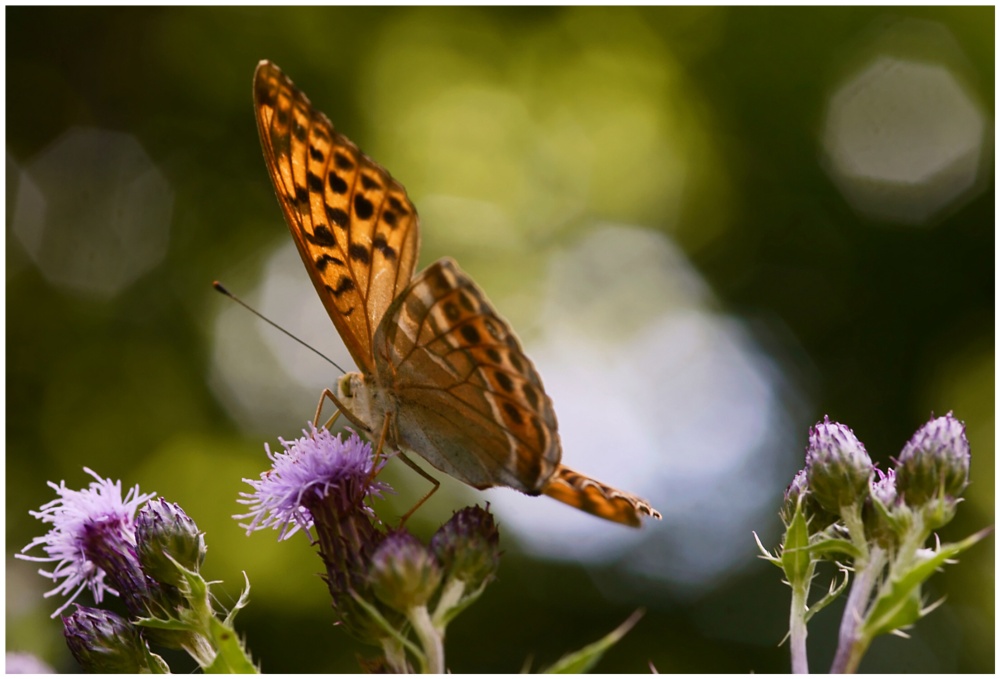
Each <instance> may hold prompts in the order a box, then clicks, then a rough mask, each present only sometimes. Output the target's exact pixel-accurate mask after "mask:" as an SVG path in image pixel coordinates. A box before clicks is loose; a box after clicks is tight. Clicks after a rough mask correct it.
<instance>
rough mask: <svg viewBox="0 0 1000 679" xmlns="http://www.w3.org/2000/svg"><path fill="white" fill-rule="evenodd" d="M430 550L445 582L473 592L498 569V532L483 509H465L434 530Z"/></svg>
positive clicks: (490, 517)
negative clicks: (461, 586)
mask: <svg viewBox="0 0 1000 679" xmlns="http://www.w3.org/2000/svg"><path fill="white" fill-rule="evenodd" d="M430 550H431V552H432V553H433V554H434V556H435V557H437V560H438V563H440V564H441V566H442V568H443V570H444V573H445V577H446V578H448V579H451V578H454V579H456V580H461V581H462V582H464V583H465V585H466V589H467V590H470V591H474V590H477V589H479V588H480V587H481V586H482V585H483V584H484V583H486V582H489V581H490V580H492V579H493V578H494V576H495V575H496V572H497V568H499V566H500V532H499V531H498V530H497V525H496V522H495V521H494V520H493V515H492V514H491V513H490V512H489V511H488V510H487V509H481V508H480V507H478V506H475V507H466V508H465V509H462V510H460V511H458V512H455V514H454V515H453V516H452V517H451V519H449V520H448V522H447V523H446V524H444V525H443V526H441V528H439V529H438V531H437V532H436V533H435V534H434V537H433V538H431V544H430Z"/></svg>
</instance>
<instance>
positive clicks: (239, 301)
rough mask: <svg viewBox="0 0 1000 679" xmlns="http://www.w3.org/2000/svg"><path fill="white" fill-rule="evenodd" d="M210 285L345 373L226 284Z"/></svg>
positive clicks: (215, 283) (216, 282)
mask: <svg viewBox="0 0 1000 679" xmlns="http://www.w3.org/2000/svg"><path fill="white" fill-rule="evenodd" d="M212 287H213V288H215V289H216V291H217V292H221V293H222V294H223V295H225V296H226V297H228V298H229V299H231V300H233V301H234V302H236V303H237V304H239V305H240V306H241V307H243V308H244V309H246V310H247V311H249V312H250V313H252V314H253V315H254V316H256V317H257V318H259V319H260V320H262V321H264V322H265V323H267V324H268V325H270V326H271V327H272V328H275V329H277V330H280V331H281V332H283V333H285V334H286V335H288V336H289V337H291V338H292V339H293V340H295V341H296V342H298V343H299V344H301V345H302V346H304V347H305V348H306V349H308V350H309V351H311V352H313V353H314V354H316V355H317V356H319V357H320V358H322V359H323V360H324V361H326V362H327V363H329V364H330V365H332V366H333V367H334V368H336V369H337V370H339V371H340V372H341V373H343V374H345V375H346V374H347V371H346V370H344V369H343V368H341V367H340V366H339V365H337V364H336V363H335V362H334V360H333V359H331V358H330V357H329V356H327V355H326V354H324V353H323V352H321V351H320V350H319V349H317V348H316V347H314V346H312V345H310V344H307V343H306V342H305V341H304V340H302V339H300V338H299V337H296V336H295V335H293V334H292V333H290V332H288V331H287V330H285V329H284V328H282V327H281V326H280V325H278V324H277V323H275V322H274V321H272V320H271V319H270V318H268V317H267V316H265V315H264V314H262V313H260V312H259V311H257V310H256V309H254V308H253V307H252V306H250V305H249V304H247V303H246V302H244V301H243V300H242V299H240V298H239V297H237V296H236V295H234V294H233V293H231V292H229V290H227V289H226V286H224V285H223V284H222V283H220V282H219V281H213V282H212Z"/></svg>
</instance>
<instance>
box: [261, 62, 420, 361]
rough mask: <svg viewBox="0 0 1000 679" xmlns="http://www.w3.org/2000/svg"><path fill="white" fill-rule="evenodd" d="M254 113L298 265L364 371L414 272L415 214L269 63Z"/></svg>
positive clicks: (392, 184) (395, 186) (390, 182)
mask: <svg viewBox="0 0 1000 679" xmlns="http://www.w3.org/2000/svg"><path fill="white" fill-rule="evenodd" d="M254 108H255V110H256V113H257V129H258V131H259V133H260V141H261V145H262V146H263V148H264V158H265V160H266V162H267V167H268V171H269V172H270V174H271V179H272V180H273V182H274V187H275V192H276V193H277V195H278V201H279V202H280V203H281V208H282V211H283V212H284V214H285V220H286V221H287V223H288V227H289V229H290V230H291V232H292V236H293V237H294V239H295V244H296V245H297V246H298V250H299V254H300V255H301V256H302V261H303V262H304V263H305V266H306V269H307V270H308V271H309V275H310V277H311V278H312V281H313V284H314V285H315V286H316V291H317V292H318V293H319V296H320V298H321V299H322V300H323V304H324V306H325V307H326V310H327V312H328V313H329V314H330V318H331V319H333V322H334V325H335V326H336V328H337V331H338V332H339V333H340V336H341V338H343V340H344V343H345V344H346V345H347V348H348V350H349V351H350V352H351V356H352V357H353V358H354V361H355V362H356V363H357V364H358V366H359V367H361V368H362V370H364V371H365V372H367V373H370V372H371V371H372V370H373V369H374V363H373V358H372V337H373V335H374V333H375V329H376V328H377V327H378V324H379V322H380V321H381V319H382V317H383V315H384V314H385V311H386V309H388V307H389V305H390V304H391V303H392V300H393V299H394V298H396V297H397V296H398V295H399V293H400V292H402V290H403V289H404V288H405V287H406V286H407V285H408V284H409V282H410V279H411V277H412V275H413V268H414V266H415V264H416V261H417V251H418V249H419V227H418V220H417V212H416V210H415V209H414V207H413V204H412V203H411V202H410V200H409V198H408V197H407V195H406V190H405V189H404V188H403V187H402V185H400V184H399V182H397V181H396V180H394V179H393V178H392V177H391V176H390V175H389V173H388V172H386V171H385V170H384V169H383V168H382V167H381V166H379V165H378V164H377V163H375V162H374V161H372V160H371V159H370V158H368V157H367V156H365V155H364V154H363V153H361V151H360V150H358V147H357V146H355V145H354V143H353V142H351V141H350V140H349V139H347V137H344V136H343V135H341V134H339V133H338V132H336V131H335V130H334V128H333V125H332V124H331V123H330V121H329V119H327V117H326V116H325V115H323V114H322V113H320V112H319V111H317V110H315V109H314V108H313V107H312V104H311V103H310V102H309V99H308V98H307V97H306V96H305V94H303V93H302V92H301V91H300V90H298V89H297V88H296V87H295V85H294V84H293V83H292V81H291V80H290V79H289V78H288V77H287V76H285V74H284V73H282V72H281V70H280V69H278V67H277V66H275V65H274V64H271V63H270V62H267V61H262V62H261V63H260V64H259V65H258V66H257V72H256V74H255V76H254Z"/></svg>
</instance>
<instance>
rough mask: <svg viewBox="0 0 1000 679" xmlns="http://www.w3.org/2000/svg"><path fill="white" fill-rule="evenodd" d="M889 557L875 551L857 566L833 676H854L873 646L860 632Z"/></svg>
mask: <svg viewBox="0 0 1000 679" xmlns="http://www.w3.org/2000/svg"><path fill="white" fill-rule="evenodd" d="M885 560H886V553H885V551H884V550H883V549H882V548H881V547H875V548H873V549H872V550H871V552H870V553H869V555H868V558H867V559H865V561H864V562H863V561H862V560H861V559H858V560H857V561H856V562H855V577H854V583H853V584H852V585H851V593H850V594H849V595H848V596H847V605H846V606H845V608H844V617H843V618H842V619H841V621H840V635H839V638H838V641H837V653H836V655H835V656H834V658H833V664H832V665H831V666H830V673H831V674H853V673H854V672H856V671H857V669H858V665H859V664H860V663H861V657H862V656H863V655H864V654H865V651H867V650H868V645H869V644H871V637H870V636H869V635H867V634H859V633H858V630H859V629H860V627H861V624H862V622H864V619H865V616H866V615H867V613H868V610H867V609H868V602H869V601H870V600H871V594H872V589H873V588H874V587H875V583H876V581H877V579H878V575H879V573H881V572H882V568H883V567H884V566H885Z"/></svg>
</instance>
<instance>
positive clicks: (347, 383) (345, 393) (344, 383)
mask: <svg viewBox="0 0 1000 679" xmlns="http://www.w3.org/2000/svg"><path fill="white" fill-rule="evenodd" d="M352 383H353V380H351V376H350V374H348V375H344V376H343V377H341V378H340V379H339V380H337V390H338V391H339V392H340V396H341V398H353V397H354V390H353V389H352V386H353V384H352Z"/></svg>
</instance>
